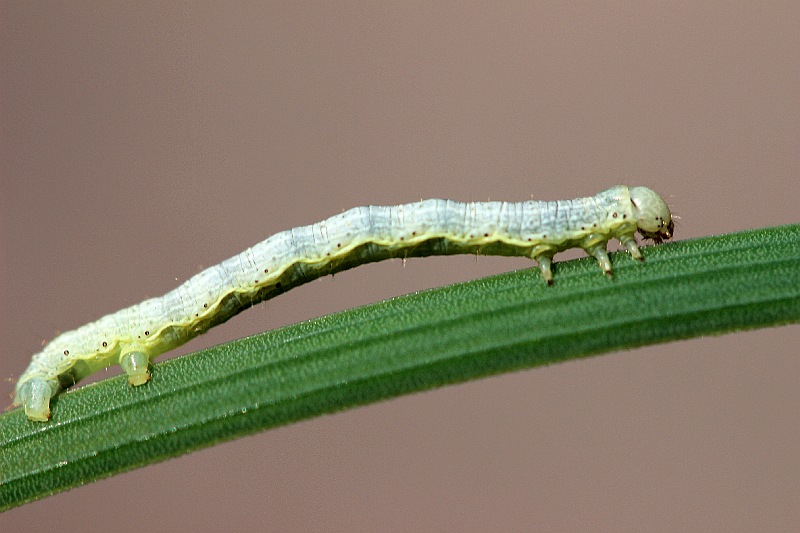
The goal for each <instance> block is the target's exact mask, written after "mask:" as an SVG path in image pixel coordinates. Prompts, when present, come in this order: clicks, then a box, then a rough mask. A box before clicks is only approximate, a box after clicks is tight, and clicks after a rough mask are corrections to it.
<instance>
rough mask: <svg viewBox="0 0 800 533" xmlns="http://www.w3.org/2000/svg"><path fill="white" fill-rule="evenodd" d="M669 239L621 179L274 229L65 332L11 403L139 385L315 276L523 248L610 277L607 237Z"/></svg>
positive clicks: (652, 203)
mask: <svg viewBox="0 0 800 533" xmlns="http://www.w3.org/2000/svg"><path fill="white" fill-rule="evenodd" d="M637 231H638V233H639V234H641V235H642V237H644V238H646V239H652V240H654V241H655V242H657V243H659V242H661V241H662V240H663V239H669V238H671V237H672V232H673V222H672V216H671V214H670V210H669V207H668V206H667V204H666V203H665V202H664V200H663V199H662V198H661V197H660V196H659V195H658V194H657V193H655V192H654V191H653V190H651V189H648V188H647V187H630V188H629V187H626V186H624V185H618V186H616V187H612V188H610V189H608V190H606V191H603V192H601V193H599V194H597V195H596V196H592V197H587V198H577V199H575V200H563V201H555V202H541V201H526V202H473V203H461V202H456V201H452V200H439V199H432V200H423V201H420V202H414V203H410V204H403V205H397V206H373V205H370V206H364V207H356V208H353V209H350V210H349V211H345V212H343V213H341V214H339V215H336V216H333V217H331V218H328V219H326V220H323V221H322V222H318V223H317V224H312V225H310V226H302V227H298V228H293V229H290V230H287V231H283V232H280V233H277V234H275V235H273V236H271V237H269V238H268V239H266V240H265V241H263V242H261V243H259V244H257V245H255V246H253V247H252V248H248V249H247V250H245V251H244V252H242V253H240V254H239V255H236V256H233V257H231V258H230V259H227V260H225V261H223V262H222V263H220V264H218V265H216V266H213V267H210V268H208V269H206V270H204V271H202V272H200V273H199V274H197V275H195V276H194V277H192V278H191V279H189V280H188V281H186V282H185V283H183V284H182V285H180V286H179V287H178V288H176V289H174V290H173V291H171V292H168V293H167V294H165V295H164V296H161V297H158V298H152V299H149V300H145V301H144V302H142V303H140V304H137V305H134V306H132V307H129V308H127V309H122V310H121V311H117V312H116V313H113V314H110V315H106V316H105V317H103V318H101V319H100V320H97V321H96V322H91V323H89V324H86V325H85V326H82V327H80V328H78V329H76V330H73V331H68V332H66V333H63V334H61V335H59V336H58V337H56V338H55V339H53V340H52V341H51V342H50V343H48V344H47V345H46V346H45V347H44V349H43V350H42V351H41V352H39V353H37V354H35V355H34V356H33V358H32V360H31V362H30V365H28V368H27V370H25V372H24V373H23V374H22V376H20V378H19V381H18V382H17V385H16V394H15V397H14V404H15V405H20V404H22V405H24V406H25V413H26V415H27V416H28V418H29V419H31V420H38V421H46V420H48V419H49V418H50V399H51V398H52V397H53V396H55V395H56V394H58V392H59V391H61V390H63V389H65V388H67V387H69V386H71V385H73V384H75V383H77V382H78V381H79V380H80V379H82V378H84V377H86V376H88V375H90V374H92V373H94V372H96V371H97V370H100V369H102V368H105V367H107V366H109V365H111V364H114V363H119V365H120V366H121V367H122V368H123V370H124V371H125V373H126V374H127V375H128V381H129V382H130V384H131V385H142V384H144V383H147V381H149V380H150V372H149V370H148V366H149V364H150V362H151V361H152V360H153V359H154V358H155V357H156V356H158V355H160V354H162V353H164V352H166V351H168V350H171V349H173V348H175V347H177V346H180V345H181V344H183V343H185V342H187V341H188V340H190V339H192V338H194V337H196V336H197V335H200V334H201V333H204V332H205V331H207V330H208V329H209V328H211V327H213V326H215V325H217V324H221V323H222V322H225V321H226V320H228V319H229V318H231V317H232V316H234V315H236V314H238V313H239V312H241V311H243V310H244V309H247V308H248V307H252V306H253V305H254V304H256V303H258V302H261V301H264V300H267V299H269V298H272V297H274V296H277V295H278V294H281V293H283V292H286V291H288V290H290V289H292V288H293V287H297V286H298V285H302V284H303V283H306V282H308V281H311V280H313V279H316V278H319V277H321V276H325V275H328V274H334V273H336V272H340V271H342V270H346V269H349V268H353V267H355V266H358V265H362V264H365V263H370V262H374V261H381V260H383V259H389V258H393V257H424V256H430V255H453V254H471V253H477V252H480V253H481V254H484V255H504V256H524V257H530V258H531V259H534V260H536V261H537V263H538V266H539V269H540V270H541V273H542V277H543V278H544V280H545V281H546V282H547V283H548V284H552V282H553V274H552V271H551V263H552V259H553V256H554V255H555V254H556V253H557V252H560V251H563V250H566V249H568V248H573V247H580V248H583V249H584V250H586V252H587V253H588V254H589V255H591V256H593V257H594V258H595V259H596V260H597V262H598V264H599V265H600V268H601V269H602V270H603V272H605V273H606V274H611V261H610V260H609V257H608V254H607V253H606V245H607V243H608V241H609V240H610V239H612V238H615V239H617V240H619V241H620V242H621V243H622V245H623V246H624V247H625V248H626V249H627V250H628V252H630V254H631V256H633V257H634V258H636V259H639V260H642V259H643V258H642V254H641V252H640V251H639V247H638V246H637V244H636V239H635V233H636V232H637Z"/></svg>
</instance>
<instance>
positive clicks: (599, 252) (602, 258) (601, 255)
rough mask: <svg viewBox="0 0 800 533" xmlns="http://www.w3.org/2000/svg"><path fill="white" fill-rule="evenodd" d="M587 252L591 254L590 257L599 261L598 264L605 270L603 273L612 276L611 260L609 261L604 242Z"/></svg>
mask: <svg viewBox="0 0 800 533" xmlns="http://www.w3.org/2000/svg"><path fill="white" fill-rule="evenodd" d="M586 251H587V252H588V253H589V255H591V256H592V257H594V258H595V259H597V264H598V265H600V268H602V269H603V272H604V273H605V274H607V275H609V276H610V275H611V259H609V257H608V252H606V243H604V242H603V243H598V244H595V245H594V246H592V247H590V248H588V249H587V250H586Z"/></svg>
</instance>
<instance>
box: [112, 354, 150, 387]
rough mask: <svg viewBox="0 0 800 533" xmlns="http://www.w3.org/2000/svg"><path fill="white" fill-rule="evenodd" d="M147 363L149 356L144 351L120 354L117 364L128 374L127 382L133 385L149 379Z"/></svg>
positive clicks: (148, 362) (142, 383)
mask: <svg viewBox="0 0 800 533" xmlns="http://www.w3.org/2000/svg"><path fill="white" fill-rule="evenodd" d="M149 364H150V358H149V357H147V354H145V353H144V352H139V351H134V352H128V353H125V354H122V356H120V358H119V365H120V366H121V367H122V369H123V370H124V371H125V373H126V374H127V375H128V383H130V384H131V385H133V386H134V387H138V386H139V385H144V384H145V383H147V382H148V381H150V371H149V370H148V365H149Z"/></svg>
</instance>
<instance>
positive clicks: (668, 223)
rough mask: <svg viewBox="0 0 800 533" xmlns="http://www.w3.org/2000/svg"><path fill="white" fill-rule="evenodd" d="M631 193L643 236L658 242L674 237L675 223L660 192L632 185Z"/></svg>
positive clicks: (634, 214) (634, 213)
mask: <svg viewBox="0 0 800 533" xmlns="http://www.w3.org/2000/svg"><path fill="white" fill-rule="evenodd" d="M630 195H631V202H632V203H633V217H634V219H635V220H636V225H637V226H638V228H639V233H641V234H642V237H644V238H645V239H653V241H655V242H657V243H659V242H661V241H662V240H666V239H670V238H672V231H673V230H674V229H675V224H674V223H673V222H672V215H671V214H670V212H669V207H667V203H666V202H665V201H664V200H663V199H662V198H661V197H660V196H659V195H658V193H656V192H655V191H654V190H652V189H648V188H647V187H631V188H630Z"/></svg>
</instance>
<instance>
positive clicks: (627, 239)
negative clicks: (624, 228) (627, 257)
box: [619, 235, 644, 261]
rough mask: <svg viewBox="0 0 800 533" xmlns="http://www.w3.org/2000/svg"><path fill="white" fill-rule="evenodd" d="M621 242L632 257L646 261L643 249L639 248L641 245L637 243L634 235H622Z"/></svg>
mask: <svg viewBox="0 0 800 533" xmlns="http://www.w3.org/2000/svg"><path fill="white" fill-rule="evenodd" d="M619 242H621V243H622V245H623V246H624V247H625V249H626V250H628V252H630V254H631V257H633V258H634V259H638V260H639V261H644V256H643V255H642V251H641V250H639V246H638V245H637V244H636V239H634V238H633V235H620V237H619Z"/></svg>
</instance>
